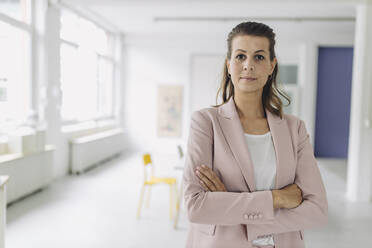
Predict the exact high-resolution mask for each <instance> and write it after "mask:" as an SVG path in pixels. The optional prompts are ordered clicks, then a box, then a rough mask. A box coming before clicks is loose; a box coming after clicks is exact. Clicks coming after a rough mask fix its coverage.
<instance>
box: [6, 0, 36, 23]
mask: <svg viewBox="0 0 372 248" xmlns="http://www.w3.org/2000/svg"><path fill="white" fill-rule="evenodd" d="M30 4H31V1H30V0H1V1H0V13H2V14H5V15H7V16H9V17H11V18H13V19H16V20H18V21H22V22H25V23H30V20H31V18H30V9H31V8H30Z"/></svg>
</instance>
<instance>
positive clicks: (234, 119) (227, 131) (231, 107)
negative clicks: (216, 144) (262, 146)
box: [218, 98, 256, 192]
mask: <svg viewBox="0 0 372 248" xmlns="http://www.w3.org/2000/svg"><path fill="white" fill-rule="evenodd" d="M218 111H219V115H218V119H219V122H220V126H221V129H222V131H223V133H224V135H225V138H226V142H227V144H228V145H229V147H230V150H231V152H232V154H233V155H234V157H235V160H236V161H237V163H238V165H239V167H240V170H241V171H242V174H243V177H244V179H245V181H246V183H247V185H248V188H249V191H250V192H253V191H255V190H256V186H255V179H254V170H253V164H252V160H251V157H250V155H249V151H248V146H247V143H246V141H245V138H244V130H243V127H242V125H241V123H240V119H239V115H238V112H237V111H236V107H235V102H234V100H233V98H231V99H230V100H229V101H228V102H227V103H225V104H224V105H222V106H221V107H220V108H219V109H218Z"/></svg>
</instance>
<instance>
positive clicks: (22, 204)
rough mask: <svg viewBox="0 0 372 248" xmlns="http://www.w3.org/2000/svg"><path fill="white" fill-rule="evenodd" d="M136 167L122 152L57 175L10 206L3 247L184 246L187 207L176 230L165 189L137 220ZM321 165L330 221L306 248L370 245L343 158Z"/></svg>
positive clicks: (371, 215)
mask: <svg viewBox="0 0 372 248" xmlns="http://www.w3.org/2000/svg"><path fill="white" fill-rule="evenodd" d="M154 160H155V162H158V165H159V166H158V168H159V167H160V164H167V165H169V166H170V164H171V163H170V162H169V160H168V158H166V159H165V158H164V157H163V156H161V155H158V156H156V157H155V158H154ZM165 161H166V162H165ZM141 165H142V163H141V157H140V155H131V156H125V157H121V158H118V159H116V160H112V161H110V162H108V163H106V164H104V165H102V166H99V167H97V168H95V169H93V170H91V171H89V172H87V173H85V174H83V175H80V176H69V177H65V178H63V179H60V180H59V181H57V182H55V183H53V184H52V185H51V186H50V187H48V188H47V189H45V190H43V191H42V192H39V193H36V194H34V195H32V196H30V197H28V198H26V199H24V200H22V201H19V202H17V203H15V204H13V205H11V206H9V207H8V213H7V214H8V216H7V217H8V218H7V231H6V247H7V248H25V247H32V248H51V247H53V248H59V247H61V248H62V247H63V248H67V247H68V248H84V247H89V248H95V247H100V248H106V247H108V248H116V247H121V248H130V247H136V248H140V247H141V248H142V247H143V248H145V247H146V248H147V247H159V248H168V247H169V248H175V247H184V244H185V240H186V230H187V220H186V217H185V212H184V209H182V212H181V216H180V221H179V228H178V229H177V230H174V229H173V227H172V222H171V221H170V219H169V212H168V206H169V202H168V200H169V190H168V188H167V187H166V186H158V187H155V188H154V190H153V191H152V198H151V204H150V208H148V209H147V208H144V209H143V212H142V213H143V214H142V217H141V219H140V220H136V218H135V215H136V208H137V202H138V198H139V189H140V183H141V179H142V167H141ZM319 165H320V167H321V172H322V175H323V179H324V181H325V184H326V187H327V192H328V199H329V225H328V226H327V227H326V228H322V229H317V230H308V231H306V233H305V240H306V247H307V248H326V247H327V248H330V247H337V248H354V247H372V236H371V234H372V204H367V203H364V204H362V203H358V204H357V203H348V202H347V201H346V200H345V199H344V190H345V178H346V162H345V161H342V160H338V161H337V160H319ZM166 169H168V167H167V166H164V167H163V168H162V170H160V171H165V170H166ZM158 172H159V170H158ZM174 173H176V174H177V173H178V176H180V172H174Z"/></svg>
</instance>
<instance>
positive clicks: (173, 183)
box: [137, 153, 178, 219]
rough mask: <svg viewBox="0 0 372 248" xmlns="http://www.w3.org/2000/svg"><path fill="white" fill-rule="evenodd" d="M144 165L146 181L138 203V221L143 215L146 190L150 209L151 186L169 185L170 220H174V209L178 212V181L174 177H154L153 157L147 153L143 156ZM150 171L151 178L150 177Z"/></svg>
mask: <svg viewBox="0 0 372 248" xmlns="http://www.w3.org/2000/svg"><path fill="white" fill-rule="evenodd" d="M143 165H144V181H143V185H142V187H141V195H140V200H139V203H138V209H137V219H138V218H139V217H140V214H141V208H142V202H143V197H144V194H145V189H146V188H148V193H147V204H146V205H147V207H149V204H150V195H151V186H153V185H155V184H163V183H164V184H168V185H169V187H170V188H169V189H170V199H169V216H170V219H172V218H173V208H174V207H176V211H178V206H176V204H177V203H176V202H175V199H177V198H178V197H177V179H176V178H174V177H155V176H154V165H153V163H152V159H151V155H150V154H148V153H146V154H144V155H143ZM148 170H150V172H149V174H150V175H149V176H148Z"/></svg>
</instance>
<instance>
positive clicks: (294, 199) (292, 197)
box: [271, 184, 302, 209]
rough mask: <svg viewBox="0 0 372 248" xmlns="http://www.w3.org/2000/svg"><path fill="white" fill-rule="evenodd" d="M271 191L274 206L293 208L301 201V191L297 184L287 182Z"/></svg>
mask: <svg viewBox="0 0 372 248" xmlns="http://www.w3.org/2000/svg"><path fill="white" fill-rule="evenodd" d="M271 192H272V195H273V204H274V208H287V209H289V208H295V207H298V206H299V205H300V204H301V203H302V191H301V189H300V188H299V187H298V186H297V184H289V185H287V186H285V187H284V188H282V189H278V190H272V191H271Z"/></svg>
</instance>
